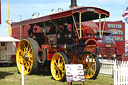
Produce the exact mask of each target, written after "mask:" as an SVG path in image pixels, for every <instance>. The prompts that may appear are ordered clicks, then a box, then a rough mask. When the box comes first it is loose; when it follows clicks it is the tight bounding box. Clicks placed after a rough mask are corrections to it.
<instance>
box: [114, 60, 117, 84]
mask: <svg viewBox="0 0 128 85" xmlns="http://www.w3.org/2000/svg"><path fill="white" fill-rule="evenodd" d="M116 84H117V65H116V59H115V61H114V85H116Z"/></svg>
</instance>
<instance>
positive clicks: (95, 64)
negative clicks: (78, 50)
mask: <svg viewBox="0 0 128 85" xmlns="http://www.w3.org/2000/svg"><path fill="white" fill-rule="evenodd" d="M80 63H82V64H83V67H84V74H85V78H86V79H95V78H96V77H97V76H98V74H99V70H100V63H99V60H98V57H97V56H96V55H95V54H94V53H92V52H87V53H84V54H83V55H82V57H81V61H80Z"/></svg>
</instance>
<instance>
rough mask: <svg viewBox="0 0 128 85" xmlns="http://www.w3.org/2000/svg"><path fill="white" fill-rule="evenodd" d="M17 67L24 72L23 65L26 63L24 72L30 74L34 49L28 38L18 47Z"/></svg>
mask: <svg viewBox="0 0 128 85" xmlns="http://www.w3.org/2000/svg"><path fill="white" fill-rule="evenodd" d="M16 62H17V67H18V69H19V71H20V73H22V69H21V66H22V65H24V74H25V75H28V74H29V73H30V72H31V70H32V67H33V50H32V46H31V44H30V42H29V41H28V40H27V39H22V40H21V41H20V43H19V44H18V47H17V52H16Z"/></svg>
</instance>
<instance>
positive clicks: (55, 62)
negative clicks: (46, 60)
mask: <svg viewBox="0 0 128 85" xmlns="http://www.w3.org/2000/svg"><path fill="white" fill-rule="evenodd" d="M64 65H65V61H64V58H63V56H62V55H61V54H60V53H56V54H54V55H53V57H52V60H51V73H52V76H53V78H54V79H55V80H61V79H62V78H63V77H64V75H65V67H64Z"/></svg>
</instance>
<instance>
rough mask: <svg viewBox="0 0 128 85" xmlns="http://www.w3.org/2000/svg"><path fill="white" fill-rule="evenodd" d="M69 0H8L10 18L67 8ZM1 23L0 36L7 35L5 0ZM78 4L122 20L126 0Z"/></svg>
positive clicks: (87, 0)
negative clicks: (106, 12)
mask: <svg viewBox="0 0 128 85" xmlns="http://www.w3.org/2000/svg"><path fill="white" fill-rule="evenodd" d="M70 2H71V1H70V0H9V8H10V18H11V20H12V22H18V21H20V16H21V17H22V18H21V19H22V20H25V19H30V18H32V14H34V13H37V12H39V13H40V14H41V15H42V16H43V15H47V14H51V10H52V9H54V10H55V11H57V10H58V8H62V9H63V10H68V9H69V6H70V4H71V3H70ZM1 4H2V6H1V7H2V9H1V13H2V24H1V25H0V36H8V27H7V23H6V20H7V0H1ZM77 5H78V6H92V7H99V8H102V9H105V10H107V11H109V12H110V17H109V18H107V19H106V21H119V20H122V21H123V22H125V21H124V18H123V17H122V14H123V12H124V10H125V9H126V8H127V7H128V0H77ZM125 40H128V24H127V23H126V22H125Z"/></svg>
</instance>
